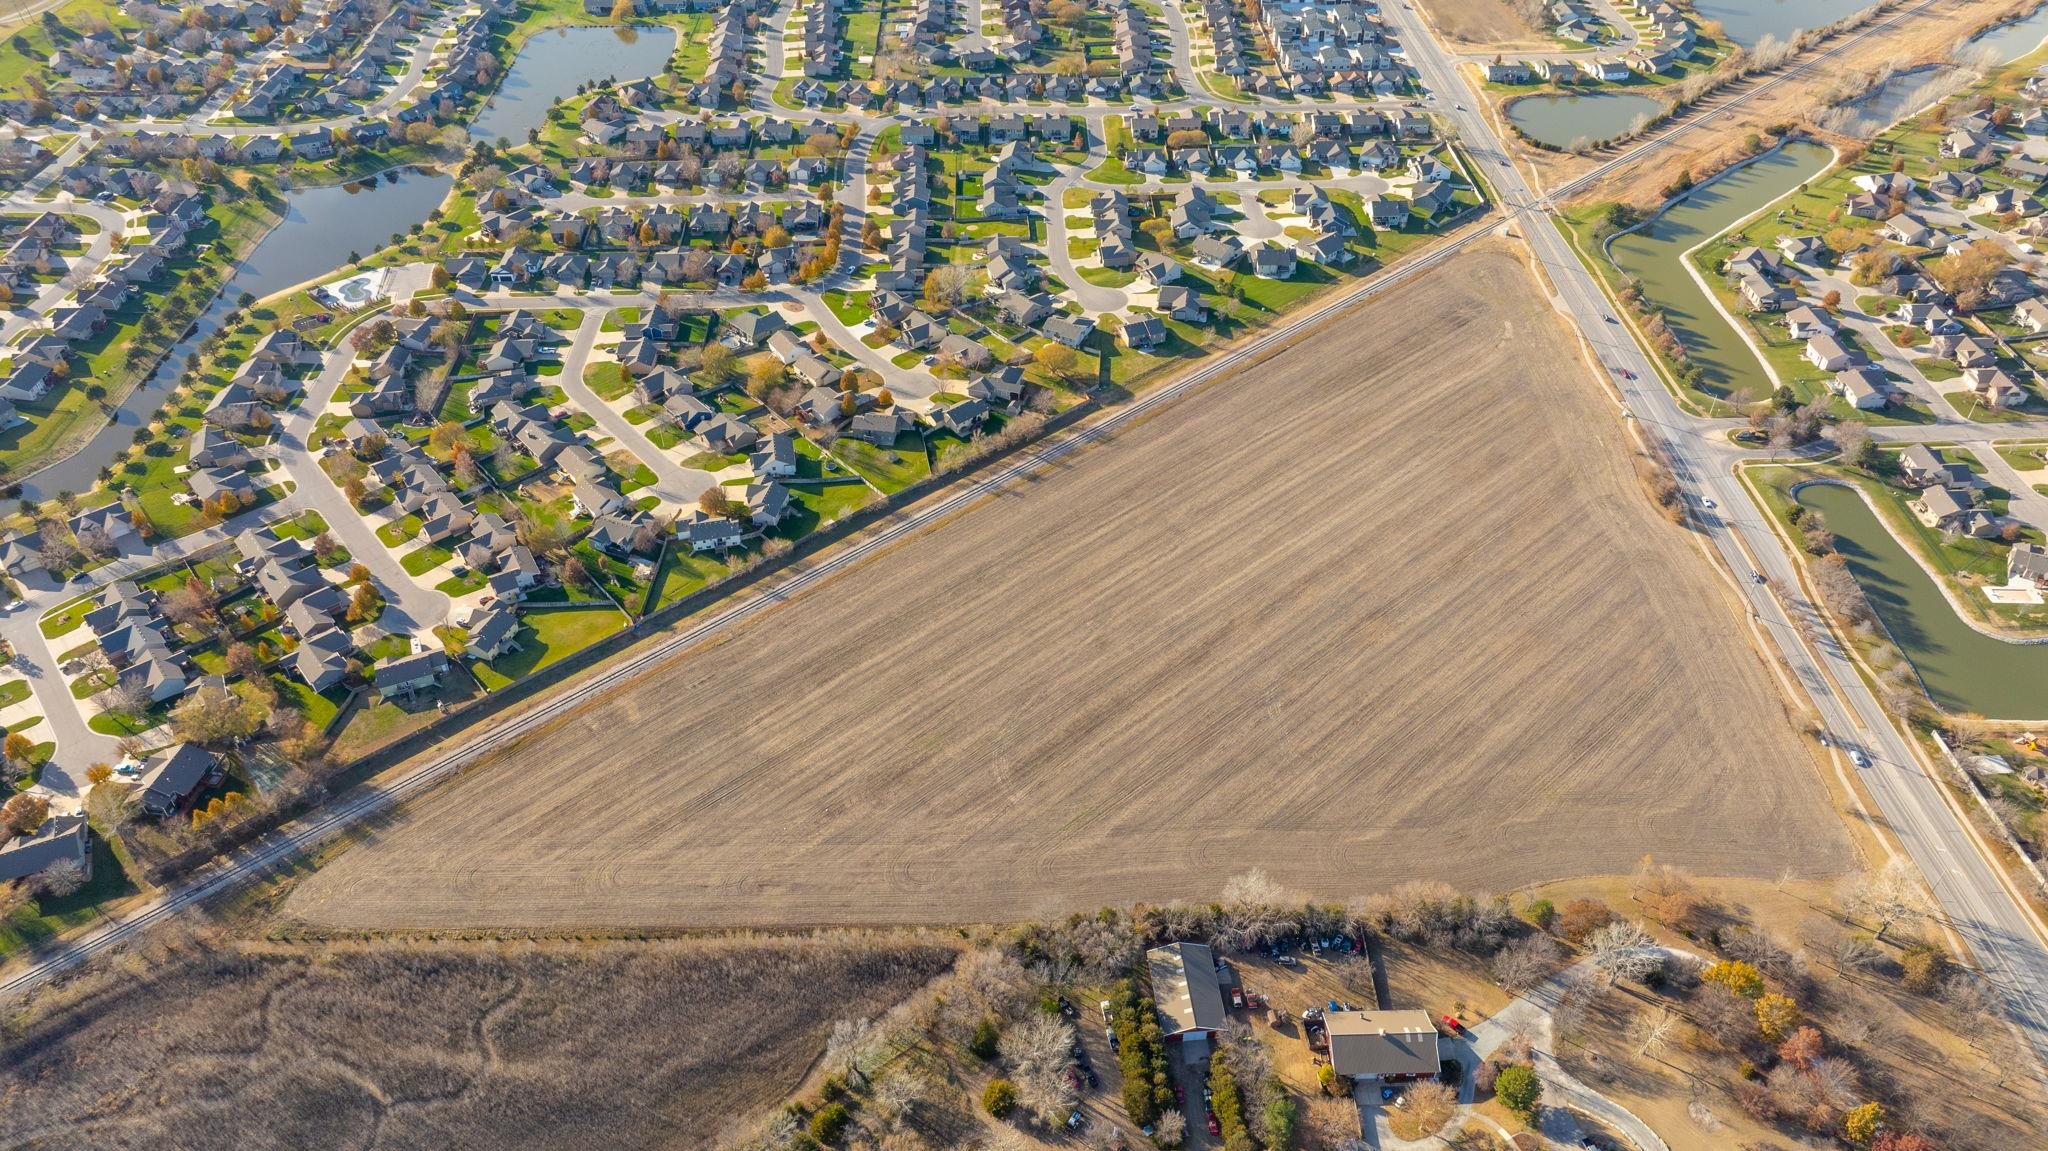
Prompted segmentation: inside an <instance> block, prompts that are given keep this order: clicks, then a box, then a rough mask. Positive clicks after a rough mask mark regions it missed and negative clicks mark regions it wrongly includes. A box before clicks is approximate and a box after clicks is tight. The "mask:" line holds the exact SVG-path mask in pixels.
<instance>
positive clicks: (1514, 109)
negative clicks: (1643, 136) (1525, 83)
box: [1508, 92, 1664, 148]
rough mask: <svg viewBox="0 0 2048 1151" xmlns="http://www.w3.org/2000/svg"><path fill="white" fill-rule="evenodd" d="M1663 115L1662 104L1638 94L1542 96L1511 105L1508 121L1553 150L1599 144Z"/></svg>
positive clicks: (1527, 98)
mask: <svg viewBox="0 0 2048 1151" xmlns="http://www.w3.org/2000/svg"><path fill="white" fill-rule="evenodd" d="M1663 111H1664V104H1663V102H1662V101H1659V100H1657V99H1654V98H1652V97H1649V96H1645V95H1642V94H1641V93H1638V92H1593V93H1589V94H1587V95H1583V96H1579V95H1564V94H1560V93H1548V92H1546V93H1540V94H1538V95H1534V96H1524V97H1522V98H1521V99H1519V100H1516V101H1515V102H1514V103H1512V104H1509V105H1508V119H1509V120H1512V121H1514V125H1515V127H1516V128H1519V129H1521V132H1522V134H1523V135H1524V136H1527V137H1529V138H1530V139H1531V140H1534V141H1536V142H1537V143H1539V144H1548V145H1550V146H1551V147H1553V148H1566V147H1570V146H1571V145H1572V144H1573V143H1575V142H1576V141H1579V140H1584V141H1586V142H1587V143H1590V144H1598V143H1600V142H1601V141H1603V140H1610V139H1613V138H1614V137H1616V136H1619V135H1621V134H1622V133H1623V132H1625V131H1627V130H1628V129H1629V128H1630V127H1631V126H1633V125H1634V124H1635V122H1636V121H1637V120H1639V119H1642V118H1644V117H1654V116H1657V115H1659V114H1661V113H1662V112H1663Z"/></svg>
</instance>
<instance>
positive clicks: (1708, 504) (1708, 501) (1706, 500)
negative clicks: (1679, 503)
mask: <svg viewBox="0 0 2048 1151" xmlns="http://www.w3.org/2000/svg"><path fill="white" fill-rule="evenodd" d="M1700 506H1701V507H1703V508H1717V507H1720V506H1721V505H1720V504H1717V503H1715V502H1714V501H1713V499H1712V498H1711V497H1708V496H1701V497H1700Z"/></svg>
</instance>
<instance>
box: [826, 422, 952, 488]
mask: <svg viewBox="0 0 2048 1151" xmlns="http://www.w3.org/2000/svg"><path fill="white" fill-rule="evenodd" d="M832 454H833V455H834V456H837V457H838V458H839V459H840V461H841V462H843V463H845V464H846V466H847V467H850V468H852V469H853V470H854V471H857V472H859V473H860V474H861V475H862V476H864V477H866V478H867V481H868V482H869V483H871V484H873V485H875V487H876V488H878V489H880V490H881V492H882V494H884V495H892V494H894V493H896V492H899V491H902V490H903V489H904V488H907V487H909V486H910V485H912V484H914V483H916V482H917V481H919V480H921V479H924V478H925V477H926V476H929V475H931V474H932V468H931V460H930V459H929V458H928V457H927V456H926V455H925V448H924V439H923V437H921V436H919V435H918V434H917V433H915V432H906V433H904V434H903V435H901V436H898V437H897V439H896V443H895V445H894V447H892V448H878V447H875V446H874V445H873V444H869V443H866V442H864V441H861V440H855V439H846V438H841V439H839V440H837V441H835V442H834V443H833V445H832Z"/></svg>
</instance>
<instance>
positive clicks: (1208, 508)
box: [290, 252, 1847, 926]
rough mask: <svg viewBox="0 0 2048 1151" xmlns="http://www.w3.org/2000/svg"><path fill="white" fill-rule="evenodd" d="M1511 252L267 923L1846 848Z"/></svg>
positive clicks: (1328, 890) (1181, 409)
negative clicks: (286, 917)
mask: <svg viewBox="0 0 2048 1151" xmlns="http://www.w3.org/2000/svg"><path fill="white" fill-rule="evenodd" d="M1615 424H1616V419H1615V414H1614V411H1613V409H1612V407H1611V406H1610V405H1609V404H1607V403H1606V401H1605V400H1604V399H1602V398H1600V397H1599V396H1598V395H1597V393H1596V391H1595V388H1594V386H1593V385H1592V384H1591V383H1590V382H1589V381H1588V380H1586V379H1585V377H1584V372H1583V368H1582V367H1581V365H1580V364H1579V362H1578V360H1577V359H1576V357H1575V356H1574V355H1573V353H1572V349H1571V348H1570V346H1569V345H1568V344H1567V343H1566V341H1565V339H1564V337H1563V336H1562V334H1561V333H1560V331H1559V329H1558V327H1557V325H1556V321H1555V320H1554V318H1553V317H1552V315H1551V314H1550V313H1549V312H1548V310H1547V309H1546V308H1544V306H1543V305H1542V304H1541V303H1540V301H1539V300H1538V298H1537V293H1536V292H1535V291H1534V290H1533V285H1532V284H1531V283H1530V282H1529V280H1528V278H1527V274H1526V272H1525V271H1524V270H1523V269H1522V267H1521V265H1519V264H1518V263H1516V262H1515V261H1513V260H1512V259H1510V258H1509V257H1507V256H1505V255H1502V254H1500V253H1497V252H1475V253H1472V254H1468V255H1465V256H1462V257H1460V258H1458V259H1457V260H1455V261H1453V262H1452V263H1451V264H1449V265H1448V266H1447V267H1446V268H1445V269H1443V270H1442V271H1439V272H1436V273H1433V274H1431V275H1429V276H1428V277H1426V278H1425V279H1423V280H1421V281H1418V282H1417V283H1415V284H1413V285H1410V286H1408V287H1407V288H1405V289H1404V290H1403V291H1402V292H1401V293H1399V294H1398V295H1396V296H1393V297H1391V298H1388V299H1384V300H1380V301H1376V302H1374V303H1372V304H1370V305H1368V306H1366V307H1363V308H1361V309H1359V310H1358V311H1356V312H1354V313H1352V314H1350V315H1348V316H1346V317H1345V318H1344V319H1343V320H1341V321H1339V322H1338V323H1336V324H1334V325H1332V327H1331V328H1329V329H1327V330H1326V331H1325V333H1324V334H1322V335H1321V336H1318V337H1311V338H1310V340H1309V341H1308V342H1306V343H1304V344H1303V345H1301V346H1299V347H1297V348H1296V349H1294V350H1292V351H1290V352H1288V353H1285V354H1283V355H1282V356H1280V357H1278V358H1276V359H1274V360H1272V361H1269V362H1268V363H1266V364H1265V365H1262V366H1261V367H1259V368H1257V369H1255V370H1253V371H1251V372H1248V373H1247V374H1245V375H1244V376H1242V377H1239V378H1237V379H1234V380H1230V381H1228V382H1226V383H1223V384H1219V385H1217V386H1215V387H1213V388H1211V389H1210V390H1208V391H1206V392H1203V393H1201V394H1199V395H1197V396H1195V397H1194V398H1191V399H1189V400H1187V401H1185V402H1183V403H1181V404H1178V405H1176V406H1174V407H1173V408H1171V409H1168V410H1167V411H1166V412H1165V413H1164V414H1162V415H1160V416H1158V417H1156V418H1154V419H1153V420H1151V421H1149V422H1148V423H1146V424H1144V425H1142V426H1140V427H1139V428H1138V429H1136V430H1135V431H1131V432H1127V433H1125V434H1124V435H1123V436H1121V437H1120V438H1119V439H1118V441H1117V442H1115V443H1112V444H1109V445H1106V446H1103V447H1099V448H1095V449H1092V450H1090V451H1088V452H1086V453H1084V454H1083V455H1081V456H1079V457H1077V458H1075V459H1073V460H1072V461H1071V462H1070V463H1069V465H1068V466H1067V467H1066V468H1065V469H1064V470H1063V471H1061V472H1058V473H1056V474H1053V475H1050V476H1048V477H1046V478H1044V479H1042V480H1040V481H1038V482H1035V483H1030V484H1026V485H1024V486H1022V487H1020V488H1018V489H1016V490H1015V491H1014V492H1013V493H1012V494H1009V495H1007V496H1004V497H1000V498H998V499H996V500H994V501H992V502H991V503H989V504H986V505H983V506H982V507H980V508H978V509H976V510H974V511H971V512H969V513H967V514H965V515H964V516H962V517H961V518H960V519H958V520H957V521H955V522H952V523H949V524H946V525H944V526H943V527H940V528H938V529H937V530H935V531H934V532H933V533H932V534H930V535H927V536H924V537H921V538H919V539H917V540H915V541H912V542H910V543H908V544H905V545H903V546H901V547H899V548H897V549H895V550H894V551H892V552H890V553H888V554H887V555H885V556H883V557H881V558H879V559H877V560H874V561H872V562H871V563H869V564H867V565H865V566H863V567H861V568H859V569H857V570H855V571H854V572H852V573H851V574H849V575H847V576H844V577H842V578H840V579H839V580H837V581H836V582H834V583H832V584H829V585H827V586H825V587H823V588H820V589H818V590H816V591H814V592H811V593H808V594H806V595H805V596H803V597H801V598H799V599H798V600H797V601H795V602H793V603H791V604H790V605H789V606H788V607H787V608H785V609H783V610H782V611H780V612H778V613H776V614H774V615H772V616H769V617H766V618H765V619H764V620H762V621H761V622H760V623H758V624H756V625H754V626H751V627H749V628H747V629H745V630H743V631H741V632H738V633H736V634H734V635H732V636H730V637H729V638H727V639H726V640H724V641H722V642H719V643H716V644H713V645H712V646H711V647H710V648H708V649H707V650H701V651H699V652H697V653H694V654H693V655H691V656H688V657H685V658H684V659H682V660H680V661H679V662H678V663H676V664H674V665H672V666H671V667H670V668H669V669H668V670H666V671H665V672H663V673H660V674H657V675H654V676H651V677H650V678H648V679H647V680H645V681H643V682H642V683H640V684H639V685H637V686H635V687H633V688H631V689H628V690H626V691H624V692H622V693H621V694H620V695H619V696H618V697H617V698H615V699H613V700H610V701H607V702H605V703H603V704H599V705H594V706H593V707H592V708H590V709H588V710H586V711H585V712H582V713H579V714H578V715H577V716H575V717H572V718H571V719H568V720H565V721H564V722H563V723H562V724H560V725H559V726H557V727H556V728H554V729H552V730H551V731H549V732H546V733H543V734H541V735H539V736H536V737H534V738H533V739H532V740H531V741H529V742H528V743H526V744H524V745H522V746H521V747H519V748H517V749H515V750H513V751H511V752H508V753H507V754H505V755H504V756H502V757H500V758H499V759H497V760H496V761H494V762H491V763H487V764H483V765H480V766H479V767H478V768H477V769H475V770H474V771H472V772H471V773H470V774H469V775H467V776H465V777H464V778H463V779H462V780H461V781H459V782H458V783H456V784H454V785H452V786H450V787H449V788H447V789H446V790H444V791H442V792H440V793H439V794H437V795H435V796H433V797H431V798H429V799H427V800H425V801H423V802H422V803H421V804H419V805H418V806H417V807H415V808H414V809H412V810H411V811H409V812H407V813H406V814H404V815H403V816H401V817H400V818H399V819H398V820H397V821H396V822H395V823H394V824H393V825H392V826H390V827H388V828H385V829H383V830H381V831H380V832H379V833H377V834H376V835H375V836H374V838H373V839H372V841H371V842H369V843H366V844H364V845H361V846H358V847H355V848H352V849H350V850H349V851H348V852H346V853H345V854H343V855H342V856H341V857H340V858H339V859H338V860H336V861H335V862H334V863H332V864H330V865H329V866H328V867H327V868H325V869H323V870H322V871H321V872H319V873H318V874H316V875H314V876H313V877H312V878H311V879H310V880H308V881H307V883H306V884H305V885H304V886H303V887H302V888H301V889H300V891H299V893H298V894H297V895H295V896H294V898H293V900H292V902H291V905H290V910H291V911H292V912H293V913H295V914H298V915H301V916H304V917H307V918H309V919H313V920H316V921H321V922H328V923H333V924H347V925H363V926H371V925H422V926H425V925H456V924H461V925H476V926H487V925H515V924H517V925H527V924H532V925H555V926H566V925H572V924H585V923H590V924H654V923H661V924H691V925H720V924H804V923H817V922H839V923H860V922H905V921H909V922H957V921H967V920H1000V919H1012V918H1025V917H1036V916H1043V915H1047V914H1050V913H1055V912H1062V911H1066V910H1070V909H1080V908H1092V907H1095V906H1099V905H1101V904H1104V903H1127V902H1130V901H1133V900H1140V899H1143V900H1159V899H1172V898H1211V897H1213V895H1214V893H1215V891H1216V890H1217V889H1218V888H1219V887H1220V885H1221V883H1222V882H1223V881H1224V879H1226V878H1227V877H1228V876H1230V875H1232V874H1235V873H1238V872H1241V871H1243V870H1245V869H1246V868H1248V867H1253V866H1260V867H1264V868H1266V869H1267V870H1268V871H1269V872H1270V873H1272V875H1273V876H1274V878H1275V879H1276V880H1278V881H1280V882H1283V883H1285V884H1287V885H1288V886H1290V887H1293V888H1296V889H1299V890H1305V891H1310V892H1314V893H1316V894H1319V895H1324V896H1331V897H1338V898H1343V897H1349V896H1353V895H1356V894H1360V893H1363V892H1366V891H1370V890H1373V889H1375V888H1377V887H1381V886H1383V885H1386V884H1389V883H1392V882H1396V881H1399V880H1401V879H1406V878H1410V877H1414V876H1419V875H1431V876H1439V877H1442V878H1444V879H1447V880H1450V881H1452V882H1456V883H1460V884H1465V885H1473V886H1488V887H1496V888H1499V887H1511V886H1518V885H1521V884H1525V883H1529V882H1534V881H1537V880H1541V879H1544V878H1548V877H1556V876H1566V875H1576V874H1587V873H1596V874H1609V873H1619V872H1623V871H1626V870H1628V868H1629V867H1630V866H1631V865H1632V864H1633V863H1634V862H1635V861H1636V860H1637V859H1638V858H1640V857H1641V856H1642V855H1643V854H1644V853H1645V852H1654V853H1656V855H1657V857H1658V858H1659V859H1660V860H1664V861H1667V862H1670V863H1673V864H1675V865H1678V866H1681V867H1686V868H1689V869H1692V870H1694V871H1696V872H1700V873H1735V874H1744V875H1753V876H1762V875H1775V874H1777V873H1778V872H1779V871H1781V870H1783V869H1786V868H1790V869H1792V870H1794V871H1796V872H1801V873H1807V874H1816V873H1831V872H1833V871H1835V870H1837V869H1840V868H1842V867H1844V866H1845V865H1846V862H1847V853H1846V850H1845V847H1844V840H1843V838H1842V836H1841V834H1840V832H1839V830H1838V824H1837V822H1836V819H1835V817H1834V816H1833V814H1832V813H1831V812H1830V811H1829V810H1828V807H1827V804H1826V801H1825V799H1824V797H1823V795H1822V792H1821V789H1820V787H1819V786H1818V784H1817V783H1816V782H1815V777H1814V774H1813V772H1814V769H1813V767H1812V765H1811V764H1810V763H1809V762H1808V760H1807V758H1806V755H1805V752H1804V751H1803V750H1802V748H1801V746H1800V744H1799V742H1798V740H1797V739H1796V737H1795V734H1794V732H1793V730H1792V728H1791V726H1790V724H1789V723H1788V722H1787V720H1786V719H1785V713H1784V709H1783V706H1782V705H1781V703H1780V702H1779V699H1778V697H1777V695H1776V694H1775V692H1774V689H1773V686H1772V683H1771V681H1770V679H1769V678H1768V676H1767V675H1766V673H1765V669H1764V668H1763V667H1762V666H1761V664H1760V663H1759V662H1758V659H1757V657H1756V656H1755V655H1754V654H1753V652H1752V651H1751V649H1750V648H1748V647H1747V646H1746V645H1745V644H1744V643H1743V642H1742V640H1741V638H1740V635H1739V632H1738V629H1737V627H1736V624H1735V621H1733V620H1732V619H1729V618H1727V616H1726V615H1725V614H1724V612H1725V610H1726V607H1725V604H1726V601H1725V599H1724V595H1723V591H1722V590H1721V588H1720V586H1719V585H1718V584H1717V582H1716V581H1715V580H1714V579H1713V578H1712V577H1711V576H1710V574H1709V573H1708V572H1707V571H1706V570H1705V569H1704V568H1703V567H1702V566H1701V563H1700V560H1699V559H1698V557H1697V554H1696V552H1695V551H1694V550H1693V549H1692V547H1691V545H1690V544H1689V543H1688V541H1687V540H1686V539H1685V538H1684V537H1683V536H1682V535H1681V534H1679V531H1678V529H1676V528H1673V527H1670V526H1669V525H1667V524H1664V523H1662V522H1661V521H1659V520H1657V519H1656V518H1655V517H1654V516H1653V515H1652V513H1651V511H1650V509H1649V507H1648V504H1647V502H1646V501H1645V500H1644V499H1643V497H1642V496H1641V494H1640V492H1639V490H1638V488H1637V485H1636V482H1635V480H1634V478H1633V476H1632V475H1631V473H1630V469H1629V464H1628V461H1627V452H1626V449H1625V447H1624V446H1623V444H1622V437H1621V435H1620V432H1619V430H1618V429H1617V428H1616V426H1615Z"/></svg>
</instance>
